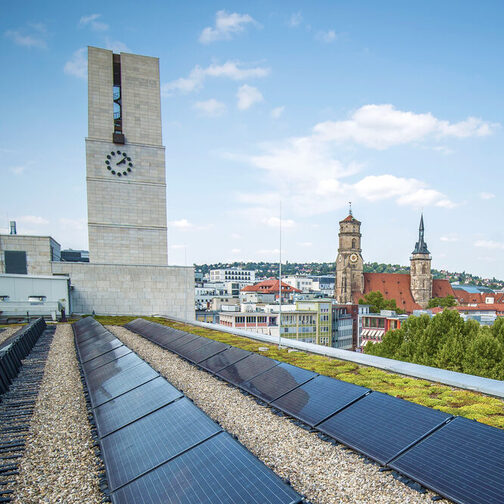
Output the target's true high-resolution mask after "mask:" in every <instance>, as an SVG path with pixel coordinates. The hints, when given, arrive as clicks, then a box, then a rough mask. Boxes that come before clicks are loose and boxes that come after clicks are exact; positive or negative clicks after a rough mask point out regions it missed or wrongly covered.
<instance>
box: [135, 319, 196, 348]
mask: <svg viewBox="0 0 504 504" xmlns="http://www.w3.org/2000/svg"><path fill="white" fill-rule="evenodd" d="M151 325H152V326H155V325H156V324H151ZM139 334H140V335H141V336H143V337H144V338H145V339H148V340H149V341H152V342H153V343H156V344H158V345H159V346H162V347H163V348H166V345H168V344H170V343H172V342H174V341H176V340H178V339H179V338H181V337H183V336H185V334H186V333H183V332H181V331H175V330H172V329H171V328H169V327H164V326H157V327H154V328H153V329H150V328H149V330H148V331H142V332H140V333H139Z"/></svg>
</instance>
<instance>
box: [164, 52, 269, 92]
mask: <svg viewBox="0 0 504 504" xmlns="http://www.w3.org/2000/svg"><path fill="white" fill-rule="evenodd" d="M269 72H270V69H269V68H264V67H252V68H244V65H243V63H240V62H239V61H226V62H225V63H224V64H222V65H217V64H214V63H213V64H211V65H210V66H208V67H206V68H202V67H200V66H199V65H196V66H195V67H194V68H193V69H192V70H191V72H190V73H189V76H188V77H181V78H179V79H176V80H174V81H171V82H168V83H166V84H163V86H162V92H163V94H164V95H166V96H170V95H173V94H174V93H176V92H179V93H190V92H192V91H197V90H199V89H201V88H202V87H203V84H204V82H205V80H206V79H207V78H208V77H224V78H228V79H231V80H234V81H242V80H245V79H252V78H261V77H266V76H267V75H268V74H269Z"/></svg>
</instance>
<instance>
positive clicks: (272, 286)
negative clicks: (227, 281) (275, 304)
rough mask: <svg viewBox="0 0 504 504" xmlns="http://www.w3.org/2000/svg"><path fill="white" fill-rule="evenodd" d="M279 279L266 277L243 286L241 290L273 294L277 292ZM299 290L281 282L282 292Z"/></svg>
mask: <svg viewBox="0 0 504 504" xmlns="http://www.w3.org/2000/svg"><path fill="white" fill-rule="evenodd" d="M279 283H280V282H279V281H278V279H276V278H268V279H267V280H263V281H262V282H259V283H256V284H255V285H247V286H246V287H243V289H242V292H264V293H265V294H275V293H277V292H279V290H280V289H279ZM284 292H285V293H290V292H301V291H300V290H299V289H296V288H295V287H292V286H291V285H289V284H286V283H284V282H282V293H284Z"/></svg>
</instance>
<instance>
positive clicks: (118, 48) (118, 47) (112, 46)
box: [105, 37, 131, 53]
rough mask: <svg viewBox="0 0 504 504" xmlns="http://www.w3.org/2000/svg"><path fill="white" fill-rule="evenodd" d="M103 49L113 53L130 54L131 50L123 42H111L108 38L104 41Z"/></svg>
mask: <svg viewBox="0 0 504 504" xmlns="http://www.w3.org/2000/svg"><path fill="white" fill-rule="evenodd" d="M105 47H106V48H107V49H109V50H110V51H114V52H115V53H121V52H126V53H128V52H131V49H130V48H129V47H128V46H127V45H126V44H125V43H124V42H121V41H120V40H111V39H109V38H108V37H107V38H106V39H105Z"/></svg>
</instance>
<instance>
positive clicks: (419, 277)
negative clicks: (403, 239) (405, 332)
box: [410, 213, 432, 308]
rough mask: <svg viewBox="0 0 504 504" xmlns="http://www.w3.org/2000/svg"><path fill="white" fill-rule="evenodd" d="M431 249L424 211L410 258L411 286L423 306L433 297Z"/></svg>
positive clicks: (417, 301) (416, 298)
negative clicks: (426, 238) (428, 244)
mask: <svg viewBox="0 0 504 504" xmlns="http://www.w3.org/2000/svg"><path fill="white" fill-rule="evenodd" d="M431 261H432V257H431V255H430V252H429V249H428V248H427V243H425V239H424V221H423V213H422V215H421V217H420V226H419V228H418V241H417V242H416V244H415V248H414V249H413V252H412V255H411V258H410V288H411V294H412V295H413V299H414V300H415V302H416V303H418V304H419V305H420V306H421V307H422V308H426V307H427V305H428V303H429V301H430V299H431V298H432V273H431Z"/></svg>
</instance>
